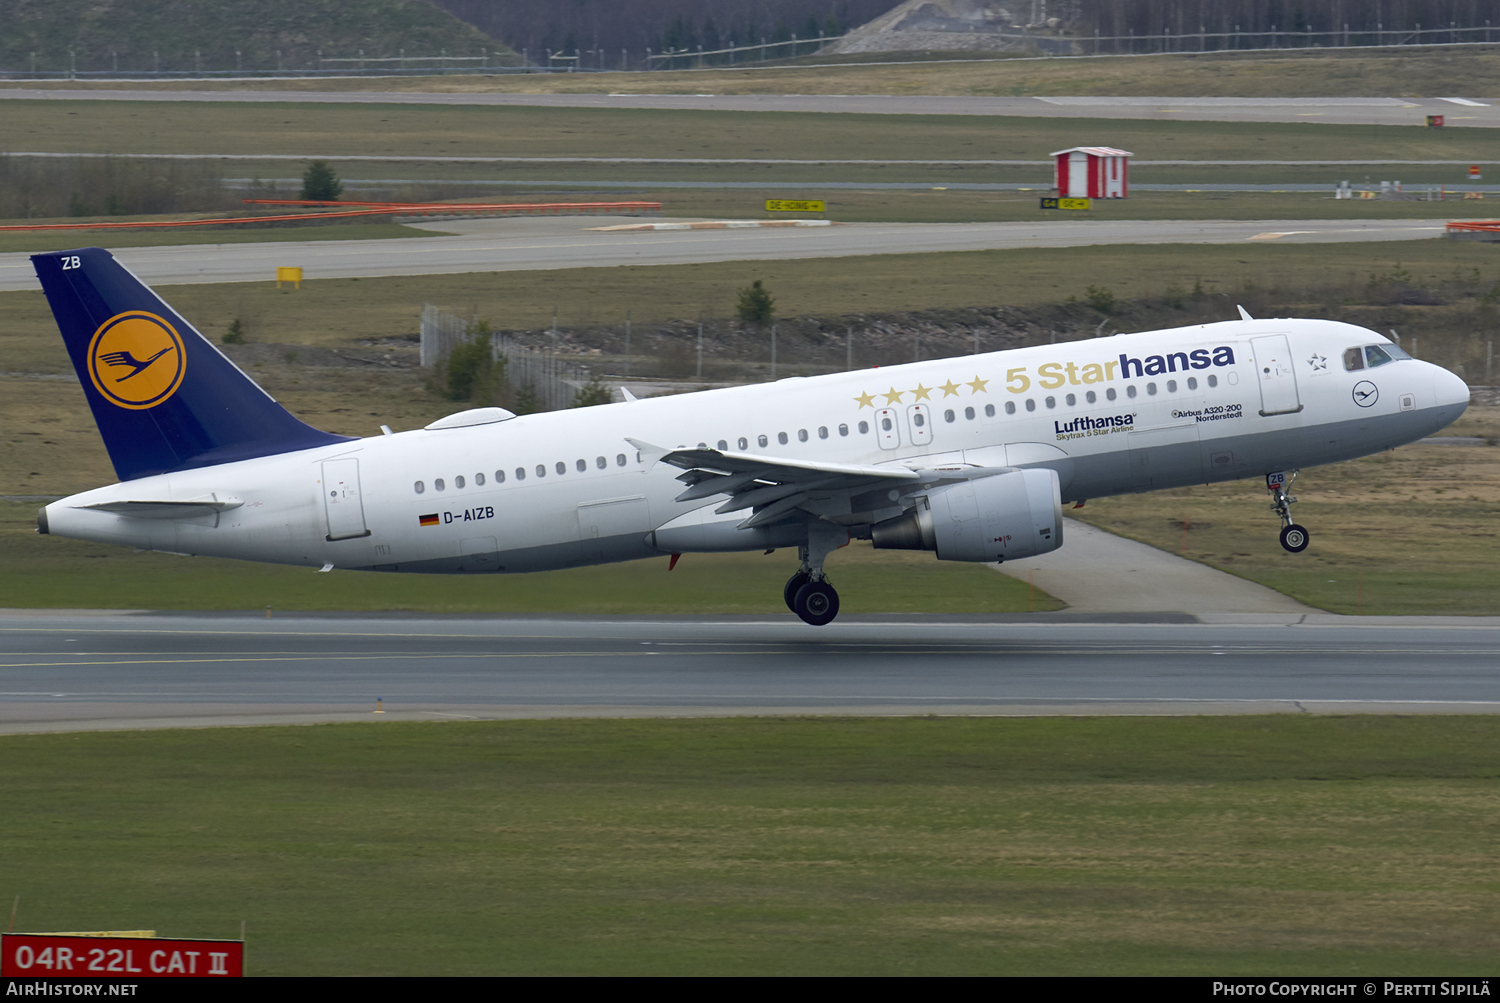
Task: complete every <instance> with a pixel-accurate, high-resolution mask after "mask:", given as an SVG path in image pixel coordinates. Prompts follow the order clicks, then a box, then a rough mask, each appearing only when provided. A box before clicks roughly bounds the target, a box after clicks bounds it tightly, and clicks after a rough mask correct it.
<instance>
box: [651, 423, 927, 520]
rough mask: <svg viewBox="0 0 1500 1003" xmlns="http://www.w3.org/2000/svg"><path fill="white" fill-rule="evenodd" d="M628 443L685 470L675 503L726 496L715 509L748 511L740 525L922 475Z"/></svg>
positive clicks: (656, 459)
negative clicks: (820, 498)
mask: <svg viewBox="0 0 1500 1003" xmlns="http://www.w3.org/2000/svg"><path fill="white" fill-rule="evenodd" d="M628 441H629V442H630V444H631V445H633V446H635V447H636V448H637V449H639V450H641V453H642V454H643V455H644V456H648V457H651V459H652V461H653V462H659V463H666V464H668V465H670V466H674V467H680V468H682V470H683V471H684V473H682V474H681V475H680V476H679V477H678V478H677V479H678V480H680V481H682V482H684V483H686V484H687V485H688V488H687V490H686V491H684V492H683V493H682V494H680V495H678V496H677V501H680V502H681V501H694V500H696V499H699V498H712V497H713V496H714V495H728V496H729V500H728V501H726V502H724V504H722V505H720V506H719V507H718V508H717V509H715V512H717V513H721V514H722V513H726V512H736V511H739V510H742V509H747V508H748V509H752V510H753V511H752V513H751V515H750V516H749V517H748V518H746V519H745V521H744V522H742V523H740V525H739V528H741V529H750V528H752V527H754V526H763V525H765V524H767V523H771V522H775V521H776V520H778V519H782V518H784V517H786V516H787V515H790V514H791V513H792V511H793V510H794V509H797V508H799V507H800V506H802V505H804V504H805V503H807V502H808V501H809V500H810V496H811V495H812V494H814V493H816V494H819V495H827V494H829V493H832V492H840V493H842V492H848V493H850V494H857V493H859V492H861V491H868V490H870V489H872V488H875V487H878V486H880V485H882V484H889V485H891V486H892V487H895V486H896V485H898V484H902V483H907V482H912V481H920V480H923V476H922V473H920V472H918V471H916V470H911V469H908V468H906V467H867V466H859V465H856V464H849V463H820V462H816V461H810V460H790V459H783V458H781V457H776V456H764V455H759V454H755V453H734V452H728V451H726V450H720V449H706V448H697V449H687V448H679V449H673V450H664V449H662V448H661V447H659V446H652V445H651V444H650V443H645V442H640V441H638V440H636V439H630V440H628Z"/></svg>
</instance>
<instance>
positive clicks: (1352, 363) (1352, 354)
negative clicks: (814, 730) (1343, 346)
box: [1344, 348, 1365, 373]
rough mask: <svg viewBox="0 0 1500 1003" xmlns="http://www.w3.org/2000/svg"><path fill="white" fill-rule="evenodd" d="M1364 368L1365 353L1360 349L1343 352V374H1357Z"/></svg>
mask: <svg viewBox="0 0 1500 1003" xmlns="http://www.w3.org/2000/svg"><path fill="white" fill-rule="evenodd" d="M1363 368H1365V352H1364V349H1362V348H1350V349H1347V350H1345V352H1344V370H1345V372H1350V373H1357V372H1359V371H1360V370H1361V369H1363Z"/></svg>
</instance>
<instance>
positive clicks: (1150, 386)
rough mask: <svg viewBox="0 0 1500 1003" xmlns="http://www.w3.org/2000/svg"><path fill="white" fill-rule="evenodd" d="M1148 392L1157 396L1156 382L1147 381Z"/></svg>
mask: <svg viewBox="0 0 1500 1003" xmlns="http://www.w3.org/2000/svg"><path fill="white" fill-rule="evenodd" d="M1146 393H1148V394H1150V395H1151V396H1152V397H1155V396H1156V384H1155V383H1147V384H1146Z"/></svg>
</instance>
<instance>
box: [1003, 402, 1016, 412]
mask: <svg viewBox="0 0 1500 1003" xmlns="http://www.w3.org/2000/svg"><path fill="white" fill-rule="evenodd" d="M1005 413H1006V414H1015V413H1016V402H1015V401H1006V402H1005Z"/></svg>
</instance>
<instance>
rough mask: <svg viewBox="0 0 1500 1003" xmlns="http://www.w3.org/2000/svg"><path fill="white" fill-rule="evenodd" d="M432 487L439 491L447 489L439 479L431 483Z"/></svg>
mask: <svg viewBox="0 0 1500 1003" xmlns="http://www.w3.org/2000/svg"><path fill="white" fill-rule="evenodd" d="M432 486H433V487H435V488H437V489H438V490H439V491H441V490H443V488H445V487H447V485H446V484H444V483H443V479H442V478H441V477H439V478H438V479H437V480H435V481H433V482H432Z"/></svg>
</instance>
